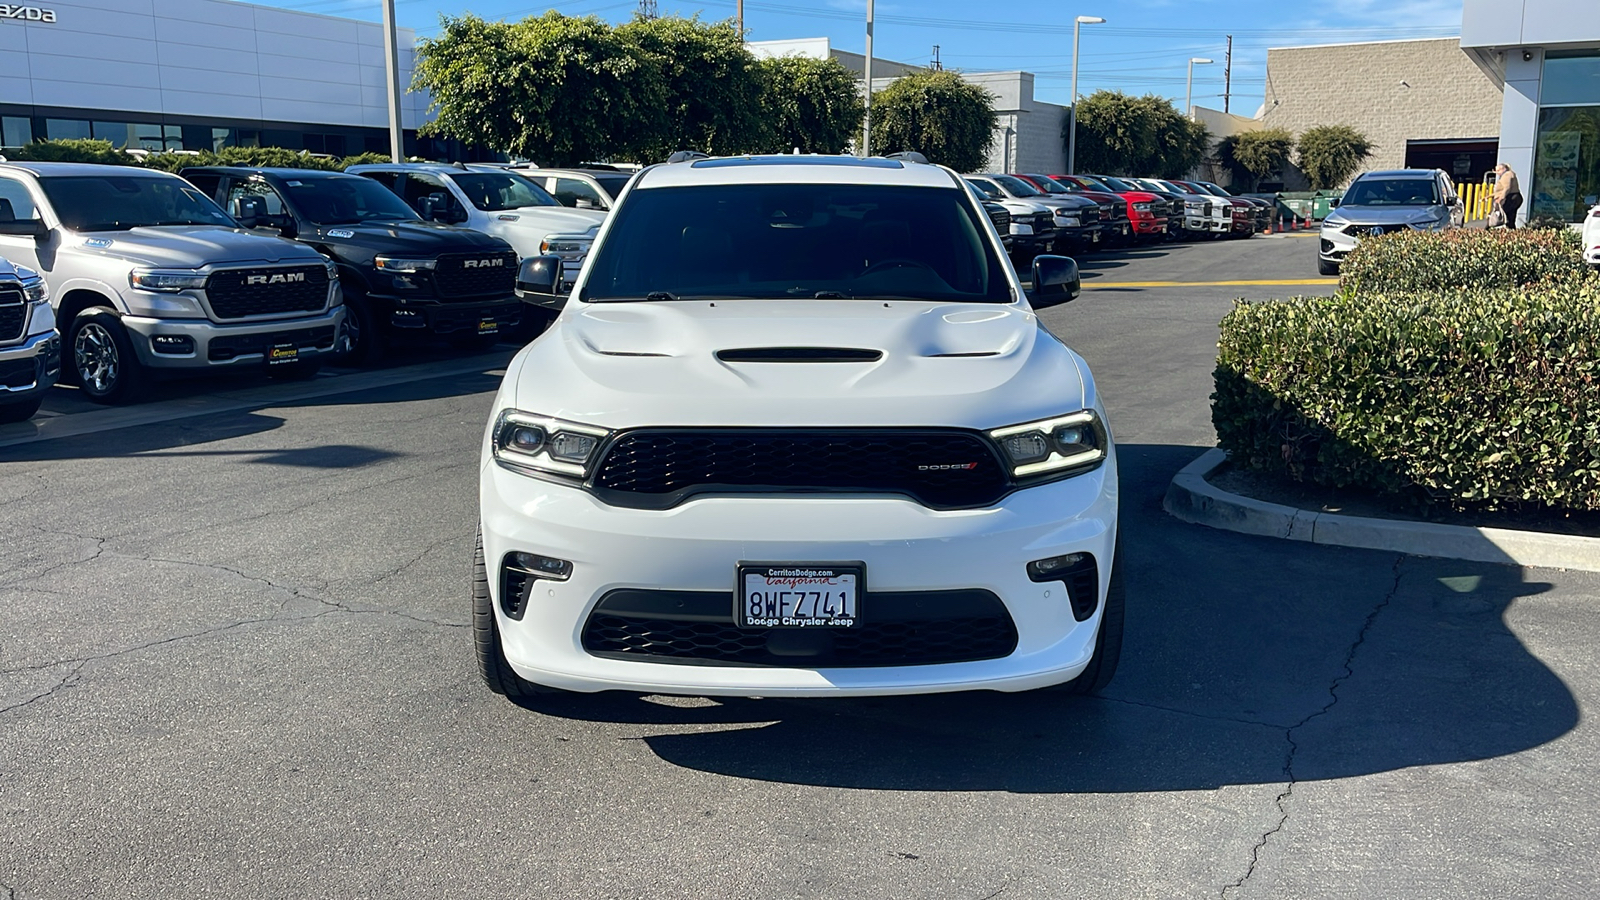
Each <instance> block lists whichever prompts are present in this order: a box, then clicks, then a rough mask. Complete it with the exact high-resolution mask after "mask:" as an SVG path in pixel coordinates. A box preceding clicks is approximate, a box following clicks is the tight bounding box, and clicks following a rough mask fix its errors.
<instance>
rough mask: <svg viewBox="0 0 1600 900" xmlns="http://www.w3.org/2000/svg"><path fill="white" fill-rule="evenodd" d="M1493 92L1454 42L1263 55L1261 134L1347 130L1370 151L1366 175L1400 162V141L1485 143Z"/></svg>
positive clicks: (1491, 131) (1495, 111)
mask: <svg viewBox="0 0 1600 900" xmlns="http://www.w3.org/2000/svg"><path fill="white" fill-rule="evenodd" d="M1500 106H1501V90H1500V87H1499V85H1498V84H1496V83H1495V82H1494V81H1493V80H1492V79H1491V78H1490V77H1489V76H1488V75H1487V74H1485V73H1484V71H1483V70H1482V69H1480V68H1479V67H1478V66H1477V64H1475V63H1474V62H1473V61H1472V60H1471V58H1469V57H1468V56H1467V54H1466V53H1464V52H1462V50H1461V47H1460V43H1459V41H1458V40H1457V39H1456V38H1442V39H1437V40H1426V41H1380V42H1374V43H1366V44H1332V45H1327V46H1321V47H1284V48H1278V49H1272V50H1268V51H1267V92H1266V104H1265V106H1264V107H1263V110H1262V114H1261V116H1260V117H1259V119H1258V121H1259V122H1260V127H1263V128H1286V129H1288V130H1289V131H1290V132H1292V133H1294V134H1297V135H1298V134H1299V133H1300V132H1302V131H1304V130H1306V129H1307V128H1311V127H1314V126H1317V125H1350V126H1352V127H1354V128H1356V129H1357V130H1358V131H1360V132H1362V133H1363V134H1365V135H1366V136H1367V138H1368V139H1369V140H1371V141H1372V142H1373V144H1375V145H1376V146H1375V147H1374V148H1373V153H1372V158H1371V159H1370V160H1369V161H1368V162H1367V168H1369V169H1385V168H1398V167H1400V166H1402V165H1404V164H1405V156H1406V141H1408V140H1429V139H1434V140H1438V139H1458V140H1469V139H1489V140H1493V139H1494V138H1495V137H1496V136H1497V135H1499V133H1500Z"/></svg>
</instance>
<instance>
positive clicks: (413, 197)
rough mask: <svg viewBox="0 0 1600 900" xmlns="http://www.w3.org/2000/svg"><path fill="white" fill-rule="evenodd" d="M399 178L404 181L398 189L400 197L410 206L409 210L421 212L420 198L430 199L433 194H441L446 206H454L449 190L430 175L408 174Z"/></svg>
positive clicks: (453, 199)
mask: <svg viewBox="0 0 1600 900" xmlns="http://www.w3.org/2000/svg"><path fill="white" fill-rule="evenodd" d="M401 177H402V178H403V179H404V184H403V186H402V187H401V189H400V196H401V198H402V199H404V200H405V201H406V202H407V203H409V204H411V208H412V209H414V210H416V211H417V212H421V211H422V198H423V197H431V196H433V195H435V194H443V195H444V198H445V202H446V203H447V204H449V205H451V206H454V205H455V198H454V197H452V196H450V189H449V188H447V187H445V186H444V182H443V181H441V180H439V179H438V178H435V177H433V176H432V175H416V174H408V175H404V176H401Z"/></svg>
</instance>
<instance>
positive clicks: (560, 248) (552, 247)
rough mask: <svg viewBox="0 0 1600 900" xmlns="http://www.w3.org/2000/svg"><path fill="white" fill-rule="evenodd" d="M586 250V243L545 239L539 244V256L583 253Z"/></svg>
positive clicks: (587, 247)
mask: <svg viewBox="0 0 1600 900" xmlns="http://www.w3.org/2000/svg"><path fill="white" fill-rule="evenodd" d="M588 249H589V245H588V242H586V241H574V240H565V239H562V238H551V237H547V238H545V239H544V240H542V241H540V242H539V254H540V255H541V256H542V255H544V254H547V253H549V254H555V255H557V256H559V255H561V254H563V253H583V252H584V251H586V250H588Z"/></svg>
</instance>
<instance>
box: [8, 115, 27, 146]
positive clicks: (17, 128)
mask: <svg viewBox="0 0 1600 900" xmlns="http://www.w3.org/2000/svg"><path fill="white" fill-rule="evenodd" d="M31 143H33V120H32V119H30V118H28V117H27V116H5V117H3V118H0V145H4V146H6V147H23V146H26V145H28V144H31Z"/></svg>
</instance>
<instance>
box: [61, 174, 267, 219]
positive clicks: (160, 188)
mask: <svg viewBox="0 0 1600 900" xmlns="http://www.w3.org/2000/svg"><path fill="white" fill-rule="evenodd" d="M39 186H40V187H41V188H43V189H44V193H45V196H47V197H49V198H50V205H51V206H53V207H55V211H56V215H57V216H60V217H61V224H62V225H64V226H66V227H67V228H70V229H72V230H73V231H126V230H128V229H129V228H140V227H146V226H154V225H220V226H222V227H224V228H237V227H239V223H237V222H235V221H234V220H233V218H232V217H231V216H229V215H228V214H227V213H225V212H223V211H222V207H220V206H218V205H217V204H215V203H213V202H211V199H210V198H209V197H207V196H206V195H204V194H202V193H200V192H199V191H198V190H196V189H195V188H194V186H193V185H191V184H189V183H188V182H187V181H184V180H183V179H181V178H178V177H176V176H173V177H170V178H163V177H159V176H151V175H67V176H51V177H47V178H41V179H39Z"/></svg>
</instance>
